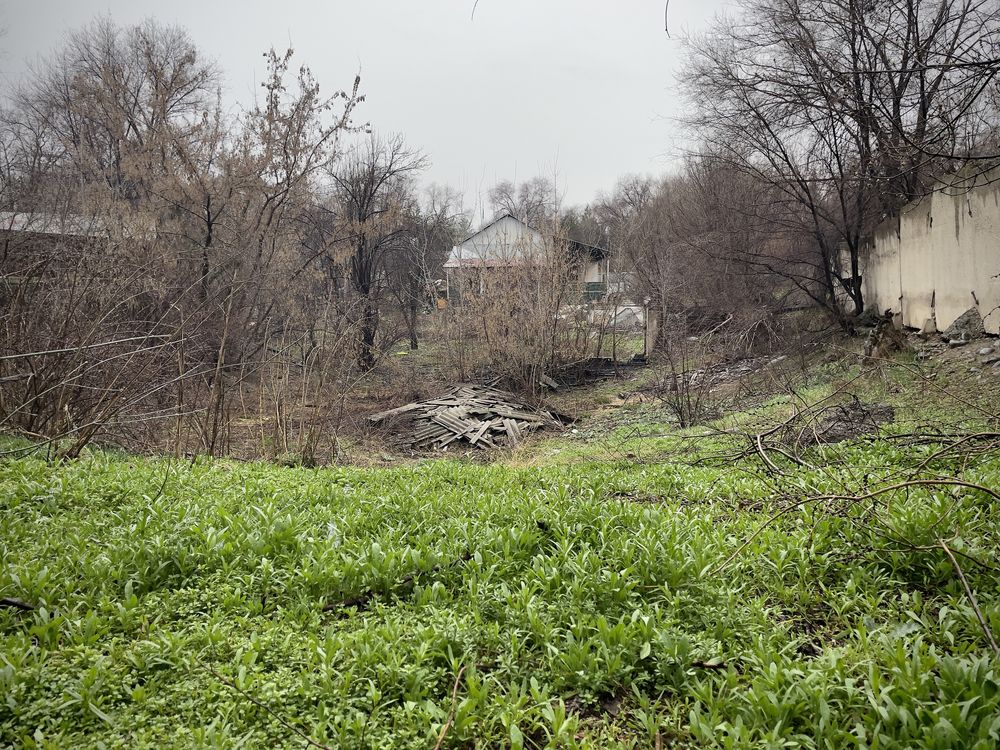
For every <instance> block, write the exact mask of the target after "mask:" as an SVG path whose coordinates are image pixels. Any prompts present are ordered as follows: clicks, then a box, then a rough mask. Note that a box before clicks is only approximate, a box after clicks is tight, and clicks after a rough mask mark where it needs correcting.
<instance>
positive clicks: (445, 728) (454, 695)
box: [434, 664, 465, 750]
mask: <svg viewBox="0 0 1000 750" xmlns="http://www.w3.org/2000/svg"><path fill="white" fill-rule="evenodd" d="M464 673H465V665H464V664H463V665H462V668H461V669H460V670H458V675H457V676H456V677H455V685H454V687H452V689H451V710H450V711H449V712H448V721H446V722H445V723H444V726H443V727H441V734H439V735H438V741H437V744H436V745H434V750H441V743H442V742H444V738H445V735H446V734H448V730H449V729H451V723H452V722H453V721H454V720H455V701H456V700H457V699H458V685H459V683H460V682H461V681H462V675H463V674H464Z"/></svg>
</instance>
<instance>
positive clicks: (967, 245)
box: [862, 174, 1000, 333]
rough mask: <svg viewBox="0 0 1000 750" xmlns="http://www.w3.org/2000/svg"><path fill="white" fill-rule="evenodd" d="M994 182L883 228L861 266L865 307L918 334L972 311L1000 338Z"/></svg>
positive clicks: (998, 207)
mask: <svg viewBox="0 0 1000 750" xmlns="http://www.w3.org/2000/svg"><path fill="white" fill-rule="evenodd" d="M992 177H993V179H994V180H998V181H994V182H991V181H990V180H989V179H987V178H985V177H984V178H980V179H979V180H978V181H977V184H976V185H975V186H974V187H972V188H971V189H958V188H945V189H942V190H937V191H935V192H934V193H932V194H931V195H929V196H927V197H926V198H924V199H923V200H921V201H919V202H918V203H914V204H911V205H909V206H907V207H906V208H905V209H904V210H903V212H902V213H901V215H900V216H899V217H898V218H894V219H891V220H889V221H887V222H886V223H885V224H883V225H882V226H881V227H879V229H878V230H877V231H876V233H875V236H874V239H873V243H872V246H871V248H870V249H869V253H868V254H867V257H866V258H865V260H864V264H863V270H862V277H863V283H864V290H865V295H866V300H867V302H866V305H870V306H871V307H872V309H876V310H878V311H879V312H884V311H886V310H891V311H892V312H894V313H899V314H901V317H902V322H903V325H906V326H911V327H913V328H921V329H923V328H925V326H926V325H927V322H928V321H931V320H933V321H934V322H935V324H936V326H937V330H939V331H943V330H944V329H945V328H947V327H948V326H949V325H951V324H952V323H953V322H954V320H955V319H956V318H957V317H958V316H960V315H961V314H962V313H964V312H965V311H966V310H968V309H969V308H970V307H975V308H977V309H978V310H979V314H980V315H982V317H983V322H984V323H985V326H986V330H987V331H989V332H990V333H1000V174H994V175H992ZM939 187H941V188H944V186H943V185H941V186H939Z"/></svg>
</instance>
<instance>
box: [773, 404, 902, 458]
mask: <svg viewBox="0 0 1000 750" xmlns="http://www.w3.org/2000/svg"><path fill="white" fill-rule="evenodd" d="M812 416H813V418H812V419H811V420H810V421H809V424H807V425H805V426H804V427H800V428H798V429H795V428H792V429H791V430H790V431H789V434H788V436H787V437H788V438H789V441H788V442H790V443H791V444H792V445H794V446H795V447H796V448H805V447H807V446H810V445H831V444H833V443H841V442H843V441H845V440H851V439H853V438H857V437H860V436H861V435H870V434H873V433H877V432H878V428H879V425H882V424H885V423H887V422H892V421H893V420H895V418H896V412H895V411H894V410H893V408H892V407H891V406H889V405H888V404H866V403H863V402H862V401H859V400H858V399H855V400H853V401H851V402H849V403H846V404H838V405H836V406H830V407H827V408H826V409H821V410H820V411H818V412H816V413H815V414H814V415H812Z"/></svg>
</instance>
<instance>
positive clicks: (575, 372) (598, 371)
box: [539, 354, 647, 389]
mask: <svg viewBox="0 0 1000 750" xmlns="http://www.w3.org/2000/svg"><path fill="white" fill-rule="evenodd" d="M646 364H647V362H646V358H645V357H644V356H642V355H641V354H636V355H635V356H634V357H632V359H630V360H628V361H625V362H619V361H617V360H614V359H612V358H611V357H588V358H587V359H584V360H581V361H579V362H571V363H569V364H566V365H563V366H562V367H560V368H559V369H558V370H557V371H556V372H554V373H552V377H551V378H550V377H547V376H543V377H542V378H540V379H539V380H540V382H541V384H542V385H544V386H547V387H549V388H552V389H556V388H558V387H559V386H574V385H581V384H583V383H588V382H590V381H592V380H601V379H603V378H613V377H617V376H618V375H621V374H623V373H626V372H630V371H632V370H635V369H637V368H640V367H645V366H646Z"/></svg>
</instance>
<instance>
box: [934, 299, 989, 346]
mask: <svg viewBox="0 0 1000 750" xmlns="http://www.w3.org/2000/svg"><path fill="white" fill-rule="evenodd" d="M985 335H986V328H985V327H984V326H983V317H982V316H981V315H980V314H979V310H977V309H976V308H974V307H970V308H969V309H968V310H966V311H965V312H964V313H962V314H961V315H959V316H958V317H957V318H956V319H955V322H954V323H952V324H951V325H950V326H948V327H947V328H946V329H944V331H943V332H942V333H941V336H942V338H944V339H945V340H946V341H947V342H948V346H963V345H965V344H968V343H969V342H970V341H974V340H975V339H981V338H983V337H984V336H985Z"/></svg>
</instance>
